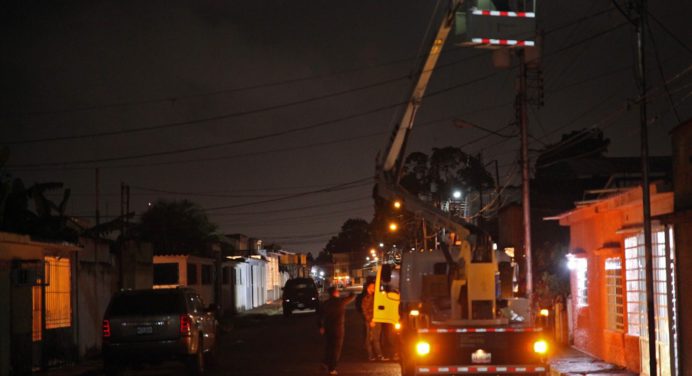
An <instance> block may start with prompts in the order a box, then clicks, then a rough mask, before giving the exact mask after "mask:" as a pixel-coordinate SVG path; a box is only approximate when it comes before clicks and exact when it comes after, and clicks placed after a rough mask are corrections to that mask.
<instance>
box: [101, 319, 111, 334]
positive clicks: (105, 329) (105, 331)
mask: <svg viewBox="0 0 692 376" xmlns="http://www.w3.org/2000/svg"><path fill="white" fill-rule="evenodd" d="M101 329H102V331H103V338H110V336H111V321H110V320H103V325H102V326H101Z"/></svg>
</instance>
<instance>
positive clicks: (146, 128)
mask: <svg viewBox="0 0 692 376" xmlns="http://www.w3.org/2000/svg"><path fill="white" fill-rule="evenodd" d="M624 25H626V23H622V24H620V25H616V26H615V27H612V28H610V29H607V30H604V31H601V32H599V33H596V34H594V35H592V36H589V37H587V38H584V39H582V40H580V41H577V42H575V43H572V44H571V45H568V46H564V47H563V48H561V49H558V50H557V51H554V52H552V53H551V54H548V55H546V57H549V56H553V55H556V54H558V53H560V52H562V51H565V50H567V49H569V48H572V47H574V46H577V45H580V44H582V43H586V42H588V41H591V40H593V39H595V38H598V37H600V36H602V35H605V34H607V33H609V32H612V31H614V30H616V29H618V28H620V27H622V26H624ZM476 56H478V55H476ZM472 58H473V57H472ZM497 73H498V72H497V71H495V72H491V73H489V74H486V75H484V76H481V77H479V78H475V79H471V80H468V81H465V82H463V83H460V84H457V85H452V86H450V87H447V88H443V89H440V90H437V91H433V92H430V93H429V94H427V95H425V98H430V97H433V96H437V95H440V94H444V93H447V92H450V91H453V90H456V89H459V88H462V87H465V86H468V85H472V84H474V83H477V82H480V81H483V80H486V79H488V78H490V77H492V76H494V75H496V74H497ZM375 85H377V84H371V85H368V86H371V87H374V86H375ZM361 89H362V87H361ZM403 104H405V102H401V103H396V104H391V105H386V106H382V107H379V108H375V109H373V110H369V111H366V112H362V113H357V114H352V115H349V116H345V117H342V118H339V119H332V120H327V121H323V122H318V123H315V124H312V125H308V126H303V127H298V128H293V129H290V130H286V131H281V132H275V133H270V134H265V135H260V136H254V137H248V138H244V139H239V140H233V141H227V142H221V143H214V144H207V145H202V146H197V147H190V148H182V149H177V150H169V151H162V152H154V153H144V154H135V155H129V156H120V157H110V158H100V159H84V160H73V161H65V162H49V163H38V164H36V163H34V164H17V165H11V166H8V167H20V168H21V167H40V166H65V165H74V164H93V163H103V162H114V161H122V160H132V159H140V158H149V157H158V156H165V155H171V154H181V153H188V152H193V151H200V150H207V149H212V148H218V147H222V146H229V145H235V144H240V143H245V142H251V141H258V140H263V139H267V138H273V137H278V136H283V135H286V134H291V133H296V132H301V131H305V130H308V129H313V128H319V127H323V126H326V125H330V124H334V123H337V122H342V121H346V120H351V119H355V118H358V117H362V116H366V115H370V114H374V113H377V112H380V111H384V110H389V109H393V108H396V107H398V106H400V105H403ZM284 105H285V104H284ZM284 105H279V106H284ZM252 111H259V110H252ZM223 116H230V115H229V114H226V115H222V116H221V117H223ZM215 118H219V117H218V116H217V117H215ZM208 119H211V118H206V119H196V120H190V121H185V122H176V123H167V124H159V125H156V126H150V127H144V128H137V129H135V128H133V129H130V130H123V131H113V132H102V133H101V135H105V134H108V135H112V134H122V132H126V133H131V132H135V131H143V130H151V129H154V128H155V129H160V128H163V127H172V126H180V125H186V124H193V123H198V122H203V121H207V120H208ZM94 135H96V134H92V135H90V136H89V137H91V136H94ZM66 137H80V138H81V137H87V135H80V136H66ZM59 139H65V137H61V138H59ZM44 140H45V139H44Z"/></svg>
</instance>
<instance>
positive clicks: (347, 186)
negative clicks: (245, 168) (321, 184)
mask: <svg viewBox="0 0 692 376" xmlns="http://www.w3.org/2000/svg"><path fill="white" fill-rule="evenodd" d="M370 179H371V178H370V177H368V178H365V180H370ZM368 184H370V183H369V182H368V181H366V182H364V183H354V182H347V183H342V184H337V185H334V186H331V187H327V188H323V189H320V190H317V191H309V192H301V193H297V195H304V194H306V193H329V192H337V191H341V190H346V189H353V188H359V187H362V186H364V185H368ZM130 187H131V188H134V189H139V190H144V191H150V192H156V193H165V194H171V195H180V196H183V195H184V196H201V197H216V198H247V197H248V196H243V195H241V196H239V195H234V194H223V193H221V194H219V193H216V194H209V193H202V192H178V191H170V190H165V189H157V188H146V187H138V186H134V185H133V186H130ZM267 196H269V197H274V198H276V197H277V196H280V198H282V199H283V198H284V197H287V196H286V195H265V196H264V197H267ZM289 196H291V195H289ZM251 197H257V196H251Z"/></svg>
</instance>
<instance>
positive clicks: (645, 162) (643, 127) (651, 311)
mask: <svg viewBox="0 0 692 376" xmlns="http://www.w3.org/2000/svg"><path fill="white" fill-rule="evenodd" d="M637 5H638V13H639V19H638V20H637V23H636V25H635V27H636V30H637V47H638V48H637V78H638V79H639V122H640V124H639V126H640V132H641V135H640V137H641V159H642V207H643V211H644V213H643V216H644V220H643V222H644V223H643V225H644V259H645V262H646V270H645V273H646V317H647V320H646V321H647V329H648V330H647V331H648V336H649V375H650V376H656V375H657V373H658V372H657V369H658V367H657V366H656V363H657V361H656V316H655V315H656V313H655V306H654V304H655V303H654V271H653V249H652V244H651V243H652V241H651V198H650V197H649V195H650V189H649V132H648V128H647V123H648V119H647V114H646V101H647V83H646V54H645V51H646V50H645V48H644V47H645V42H646V38H647V35H646V32H647V30H646V26H647V25H646V12H647V5H646V0H639V4H637Z"/></svg>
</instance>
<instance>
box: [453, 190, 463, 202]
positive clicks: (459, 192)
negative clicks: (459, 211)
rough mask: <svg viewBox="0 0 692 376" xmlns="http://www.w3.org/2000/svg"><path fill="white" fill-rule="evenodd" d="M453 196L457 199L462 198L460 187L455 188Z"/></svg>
mask: <svg viewBox="0 0 692 376" xmlns="http://www.w3.org/2000/svg"><path fill="white" fill-rule="evenodd" d="M452 197H454V198H455V199H457V200H458V199H460V198H461V191H460V190H458V189H457V190H455V191H454V192H452Z"/></svg>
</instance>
